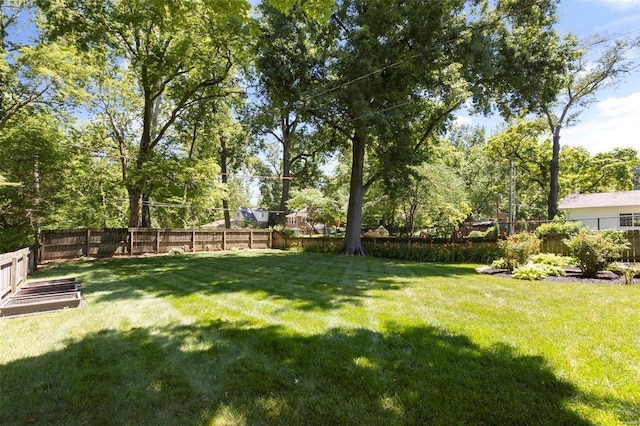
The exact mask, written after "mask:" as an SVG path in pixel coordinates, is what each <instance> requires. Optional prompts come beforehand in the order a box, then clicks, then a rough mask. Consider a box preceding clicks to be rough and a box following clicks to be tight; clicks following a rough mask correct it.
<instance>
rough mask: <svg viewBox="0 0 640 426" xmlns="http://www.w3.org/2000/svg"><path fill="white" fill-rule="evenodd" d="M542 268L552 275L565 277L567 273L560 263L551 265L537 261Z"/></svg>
mask: <svg viewBox="0 0 640 426" xmlns="http://www.w3.org/2000/svg"><path fill="white" fill-rule="evenodd" d="M535 265H538V266H539V267H540V268H542V269H543V270H544V271H545V272H546V273H547V275H549V276H550V277H564V276H565V275H567V273H566V272H565V270H564V268H563V267H562V266H558V265H549V264H547V263H535Z"/></svg>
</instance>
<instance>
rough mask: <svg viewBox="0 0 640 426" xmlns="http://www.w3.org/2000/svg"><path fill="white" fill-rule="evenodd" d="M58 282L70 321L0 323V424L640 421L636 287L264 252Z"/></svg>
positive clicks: (90, 268) (96, 270) (137, 263)
mask: <svg viewBox="0 0 640 426" xmlns="http://www.w3.org/2000/svg"><path fill="white" fill-rule="evenodd" d="M61 276H77V277H78V278H79V279H80V280H82V282H83V285H84V289H83V295H84V298H85V299H86V302H87V305H86V306H85V307H84V308H81V309H73V310H65V311H62V312H57V313H49V314H41V315H33V316H27V317H20V318H12V319H3V320H0V330H1V332H2V337H1V338H0V424H3V425H11V424H16V425H22V424H43V425H50V424H69V425H75V424H77V425H99V424H135V425H138V424H149V425H166V424H175V425H196V424H198V425H199V424H222V425H226V424H229V425H235V424H247V425H256V424H282V425H302V424H304V425H315V424H317V425H391V424H406V425H458V424H460V425H537V424H549V425H616V424H620V425H625V424H626V425H629V424H631V425H639V424H640V285H633V286H611V285H594V284H587V285H582V284H558V283H549V282H522V281H516V280H510V279H504V278H497V277H489V276H484V275H479V274H476V273H475V271H474V265H449V264H424V263H413V262H403V261H395V260H386V259H376V258H369V257H368V258H353V257H338V256H333V255H319V254H308V253H291V252H277V251H264V252H247V251H240V252H227V253H218V254H202V255H189V256H182V257H151V258H146V259H122V260H108V261H96V262H86V263H70V264H65V265H60V266H55V267H49V268H47V269H45V270H43V271H41V272H40V273H39V275H38V276H37V277H36V278H43V277H61Z"/></svg>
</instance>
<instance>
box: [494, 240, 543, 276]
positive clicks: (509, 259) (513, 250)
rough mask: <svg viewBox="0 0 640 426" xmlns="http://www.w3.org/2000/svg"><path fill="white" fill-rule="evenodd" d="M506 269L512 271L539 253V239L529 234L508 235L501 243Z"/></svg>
mask: <svg viewBox="0 0 640 426" xmlns="http://www.w3.org/2000/svg"><path fill="white" fill-rule="evenodd" d="M501 248H502V250H503V255H502V258H503V259H504V264H505V267H506V269H508V270H510V271H513V270H514V269H516V268H517V267H519V266H522V265H524V264H526V263H527V261H528V260H529V257H531V256H532V255H534V254H537V253H539V252H540V239H539V238H538V237H537V236H536V235H535V234H533V233H531V232H522V233H520V234H514V235H510V236H509V237H508V238H507V239H506V241H504V242H503V243H501Z"/></svg>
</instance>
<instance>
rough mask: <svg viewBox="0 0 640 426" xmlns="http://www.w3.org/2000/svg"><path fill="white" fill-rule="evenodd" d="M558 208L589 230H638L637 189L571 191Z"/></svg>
mask: <svg viewBox="0 0 640 426" xmlns="http://www.w3.org/2000/svg"><path fill="white" fill-rule="evenodd" d="M558 208H559V209H560V210H563V211H564V212H565V214H566V219H567V220H573V221H578V222H582V223H584V224H585V225H586V226H587V227H589V228H591V229H618V230H622V231H625V230H634V229H640V191H618V192H600V193H596V194H571V195H567V196H566V197H565V198H564V199H563V200H562V202H561V203H560V204H559V205H558Z"/></svg>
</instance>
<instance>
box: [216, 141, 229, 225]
mask: <svg viewBox="0 0 640 426" xmlns="http://www.w3.org/2000/svg"><path fill="white" fill-rule="evenodd" d="M219 152H220V172H221V175H222V184H223V185H227V183H228V182H229V173H228V171H227V162H228V156H229V152H228V150H227V141H226V139H225V138H224V136H222V137H220V151H219ZM222 212H223V213H222V214H223V215H224V227H225V228H231V213H230V212H229V198H223V199H222Z"/></svg>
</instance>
